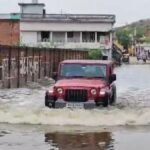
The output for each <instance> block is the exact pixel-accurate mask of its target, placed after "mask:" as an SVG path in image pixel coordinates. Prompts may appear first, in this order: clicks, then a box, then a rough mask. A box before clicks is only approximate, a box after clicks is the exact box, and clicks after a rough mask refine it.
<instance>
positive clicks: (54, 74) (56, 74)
mask: <svg viewBox="0 0 150 150" xmlns="http://www.w3.org/2000/svg"><path fill="white" fill-rule="evenodd" d="M57 76H58V73H57V72H53V75H52V79H53V80H55V81H56V80H57Z"/></svg>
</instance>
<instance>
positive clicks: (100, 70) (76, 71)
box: [60, 64, 107, 78]
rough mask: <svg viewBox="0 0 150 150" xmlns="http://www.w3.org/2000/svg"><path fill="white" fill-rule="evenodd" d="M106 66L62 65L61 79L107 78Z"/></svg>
mask: <svg viewBox="0 0 150 150" xmlns="http://www.w3.org/2000/svg"><path fill="white" fill-rule="evenodd" d="M106 72H107V71H106V65H93V64H62V66H61V71H60V76H61V77H79V78H81V77H82V78H87V77H88V78H106Z"/></svg>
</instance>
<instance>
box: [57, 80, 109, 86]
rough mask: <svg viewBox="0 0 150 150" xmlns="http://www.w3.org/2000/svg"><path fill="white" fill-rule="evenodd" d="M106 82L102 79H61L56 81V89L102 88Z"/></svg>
mask: <svg viewBox="0 0 150 150" xmlns="http://www.w3.org/2000/svg"><path fill="white" fill-rule="evenodd" d="M106 85H107V82H106V81H105V80H103V79H62V80H59V81H57V83H56V84H55V86H56V87H89V88H90V87H95V88H103V87H105V86H106Z"/></svg>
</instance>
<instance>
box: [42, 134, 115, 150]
mask: <svg viewBox="0 0 150 150" xmlns="http://www.w3.org/2000/svg"><path fill="white" fill-rule="evenodd" d="M45 142H46V143H48V144H49V145H50V147H51V148H52V147H53V148H58V149H59V150H81V149H82V150H114V145H113V143H114V142H113V139H112V134H111V133H110V132H101V133H74V134H69V133H68V134H67V133H46V134H45Z"/></svg>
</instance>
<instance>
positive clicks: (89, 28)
mask: <svg viewBox="0 0 150 150" xmlns="http://www.w3.org/2000/svg"><path fill="white" fill-rule="evenodd" d="M19 6H20V13H18V14H10V15H9V17H8V16H7V17H6V16H5V18H7V21H8V22H11V23H12V24H13V25H12V24H10V26H9V27H7V26H5V25H2V24H1V23H0V28H1V27H2V28H3V29H4V31H5V28H6V29H9V31H8V32H9V34H8V32H5V33H6V34H7V36H6V37H5V38H3V37H1V36H2V35H1V36H0V41H1V40H4V39H5V42H4V41H2V43H3V44H7V45H8V44H13V45H15V44H17V43H19V44H20V45H26V46H38V47H52V48H67V49H100V48H101V49H103V50H104V55H107V56H109V57H111V50H112V34H113V33H112V32H113V25H114V23H115V15H101V14H47V13H46V10H45V8H44V7H45V4H43V3H38V0H32V2H31V3H19ZM8 18H9V19H8ZM0 21H4V20H0ZM8 24H9V23H8ZM14 31H15V32H14ZM8 35H9V36H8ZM7 37H8V38H7ZM6 39H7V40H6Z"/></svg>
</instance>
